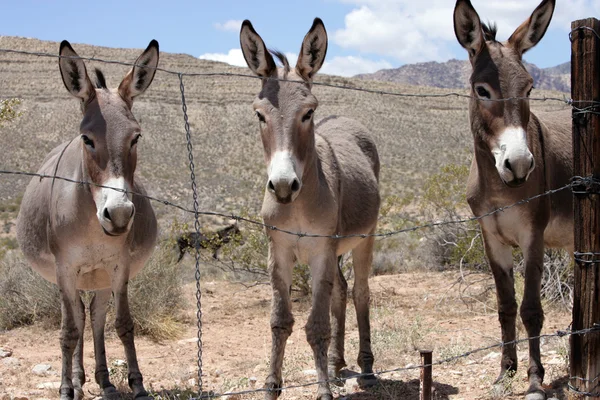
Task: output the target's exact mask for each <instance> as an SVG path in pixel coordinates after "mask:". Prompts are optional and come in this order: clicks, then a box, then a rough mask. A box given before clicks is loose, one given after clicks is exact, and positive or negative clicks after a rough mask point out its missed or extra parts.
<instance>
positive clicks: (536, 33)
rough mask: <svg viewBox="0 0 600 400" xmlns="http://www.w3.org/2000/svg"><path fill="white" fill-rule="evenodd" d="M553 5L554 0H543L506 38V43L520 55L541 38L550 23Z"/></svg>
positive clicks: (554, 3)
mask: <svg viewBox="0 0 600 400" xmlns="http://www.w3.org/2000/svg"><path fill="white" fill-rule="evenodd" d="M555 5H556V0H543V1H542V2H541V3H540V5H539V6H537V8H536V9H535V10H534V11H533V13H532V14H531V17H529V19H527V20H526V21H525V22H523V23H522V24H521V26H519V27H518V28H517V30H515V31H514V32H513V34H512V35H511V36H510V38H508V43H510V44H511V45H512V46H513V47H514V48H515V50H517V52H519V54H521V55H522V54H523V53H525V52H526V51H527V50H529V49H531V48H532V47H533V46H535V45H536V44H538V42H539V41H540V40H542V38H543V37H544V34H545V33H546V30H547V29H548V25H550V20H551V19H552V14H553V13H554V6H555Z"/></svg>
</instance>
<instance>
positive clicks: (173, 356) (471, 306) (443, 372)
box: [0, 271, 571, 400]
mask: <svg viewBox="0 0 600 400" xmlns="http://www.w3.org/2000/svg"><path fill="white" fill-rule="evenodd" d="M458 277H459V274H458V273H457V272H456V271H453V272H431V273H406V274H401V275H394V276H378V277H374V278H372V279H371V281H370V286H371V291H372V298H371V320H372V322H371V323H372V344H373V351H374V353H375V368H376V370H389V369H397V368H407V367H414V366H416V365H418V364H419V362H420V358H419V352H418V351H417V350H416V349H423V348H429V349H432V350H433V360H434V362H435V361H438V360H441V359H446V358H449V357H452V356H457V355H460V354H464V353H466V352H468V351H469V350H472V349H476V348H479V347H483V346H487V345H492V344H494V343H497V342H499V341H500V327H499V323H498V319H497V315H496V311H495V310H494V305H495V295H494V292H493V290H492V289H490V288H491V287H493V285H492V286H490V285H491V284H492V281H491V280H490V277H489V276H488V275H486V274H472V275H469V276H468V277H466V280H467V281H468V282H469V283H470V286H468V287H467V286H466V285H458V284H455V285H453V282H456V281H457V278H458ZM351 285H352V282H350V287H351ZM202 286H203V292H204V293H203V297H202V303H203V327H204V328H203V336H202V341H203V383H204V387H203V388H204V390H205V391H213V392H215V393H224V392H235V391H243V390H248V389H253V388H260V387H262V384H263V381H264V379H265V377H266V375H267V371H268V364H269V351H270V342H271V338H270V329H269V314H270V295H271V291H270V287H269V286H266V285H257V286H254V287H250V288H246V287H244V286H241V285H239V284H234V283H228V282H218V281H214V282H203V285H202ZM465 288H466V290H463V289H465ZM194 289H195V288H194V285H192V284H190V285H189V286H186V287H185V289H184V290H186V292H189V298H190V307H189V318H190V323H189V324H188V325H186V329H185V330H184V332H183V333H182V335H181V337H179V338H177V339H174V340H172V341H166V342H162V343H156V342H152V341H150V340H148V339H146V338H143V337H141V338H137V339H136V344H137V350H138V359H139V362H140V368H141V370H142V373H143V374H144V379H145V384H146V387H147V388H148V389H151V390H152V391H154V392H155V393H159V394H160V396H161V397H159V396H157V398H187V397H188V396H186V395H185V393H186V389H193V388H194V385H195V384H196V377H197V372H196V371H197V366H196V356H197V344H196V343H197V342H196V339H195V337H196V328H195V322H194V316H195V311H194V306H193V304H195V298H194ZM349 299H350V297H349ZM309 311H310V302H309V299H307V298H301V299H296V301H295V302H294V315H295V319H296V324H295V327H294V333H293V334H292V336H291V337H290V339H289V341H288V343H287V348H286V355H285V362H284V370H283V376H284V386H289V385H298V384H304V383H309V382H311V381H314V380H316V375H315V371H314V368H315V367H314V363H313V360H312V351H311V350H310V347H309V346H308V344H307V343H306V338H305V335H304V330H303V326H304V324H305V322H306V319H307V317H308V313H309ZM570 320H571V317H570V313H569V312H567V311H566V310H562V311H561V310H557V309H555V308H551V307H546V320H545V324H544V329H543V333H554V332H556V331H557V330H563V329H566V328H567V327H568V325H569V322H570ZM86 329H87V332H86V343H85V346H86V348H85V368H86V373H87V379H88V383H87V384H86V386H85V387H84V390H85V391H86V398H90V399H93V398H95V397H97V396H98V394H99V390H98V387H97V385H96V384H95V383H94V382H93V376H94V375H93V371H94V361H93V346H92V342H91V332H90V330H89V322H88V324H87V326H86ZM518 335H519V337H520V338H523V337H526V334H525V330H524V329H523V327H522V325H520V326H519V333H518ZM0 348H1V349H4V350H9V351H11V352H12V356H10V357H5V358H2V359H0V399H17V398H27V399H41V398H57V397H58V396H57V389H56V387H57V386H56V385H57V382H59V381H60V368H61V364H60V347H59V332H58V331H57V330H47V329H44V328H43V327H40V326H34V327H28V328H21V329H16V330H12V331H8V332H0ZM357 348H358V331H357V326H356V319H355V315H354V307H353V306H352V302H351V300H349V304H348V318H347V331H346V362H347V363H348V370H349V371H357V370H358V367H357V366H356V361H355V360H356V356H357ZM567 354H568V338H550V339H547V340H543V341H542V356H543V363H544V366H545V367H546V378H545V382H546V383H547V385H548V394H549V397H552V396H555V397H556V398H558V399H566V398H567V397H566V394H565V393H566V389H565V387H564V385H565V381H566V377H567ZM107 356H108V360H109V366H110V367H111V375H112V381H113V383H115V384H116V385H117V386H118V387H119V388H120V390H122V391H123V393H124V398H127V395H126V393H127V392H128V388H127V387H126V383H125V382H126V372H125V366H123V365H122V360H123V359H124V355H123V349H122V346H121V344H120V341H119V339H118V338H117V337H116V335H115V334H114V332H109V333H108V335H107ZM518 356H519V362H520V368H519V371H518V373H517V374H516V376H515V377H514V378H513V379H512V380H510V381H507V382H505V383H504V385H503V387H504V389H505V393H497V392H494V391H492V382H493V381H494V380H495V378H496V376H497V374H498V372H499V361H500V349H499V348H493V349H491V350H485V351H481V352H477V353H475V354H472V355H469V356H468V357H464V358H460V359H459V360H458V361H454V362H450V363H445V364H443V365H436V366H434V368H433V377H434V381H435V383H434V390H435V392H434V398H436V399H454V400H458V399H491V398H498V399H522V398H523V397H524V391H525V390H526V384H527V382H526V376H527V372H526V370H527V345H526V344H524V345H521V346H520V347H519V350H518ZM38 364H47V365H49V366H50V368H49V369H48V370H47V371H45V372H41V373H40V372H38V373H35V372H33V367H34V366H37V365H38ZM46 368H47V367H46ZM380 378H381V379H380V383H379V385H377V386H375V387H373V388H370V389H367V390H361V389H360V388H359V387H358V385H357V384H356V380H352V379H351V380H348V381H347V382H346V384H345V385H343V386H333V390H334V394H335V395H336V396H338V398H340V399H348V400H350V399H352V400H371V399H418V398H419V395H418V393H419V381H418V378H419V370H418V369H409V370H406V371H397V372H391V373H385V374H382V375H381V377H380ZM90 379H91V381H89V380H90ZM315 393H316V387H315V386H309V387H305V388H297V389H290V390H286V391H285V392H284V393H283V394H282V397H281V399H311V398H314V395H315ZM259 398H260V399H262V398H263V394H261V393H258V394H257V393H255V394H246V395H241V396H229V399H230V400H232V399H259Z"/></svg>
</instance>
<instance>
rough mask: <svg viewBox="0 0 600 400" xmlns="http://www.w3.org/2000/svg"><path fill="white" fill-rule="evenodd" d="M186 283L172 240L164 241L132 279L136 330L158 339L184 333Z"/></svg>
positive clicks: (132, 305) (131, 305) (130, 291)
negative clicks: (183, 313) (183, 312)
mask: <svg viewBox="0 0 600 400" xmlns="http://www.w3.org/2000/svg"><path fill="white" fill-rule="evenodd" d="M183 284H184V271H183V268H182V266H181V265H180V264H177V255H176V253H175V252H174V251H173V248H172V246H171V243H169V242H168V241H165V242H162V243H161V244H160V245H159V246H158V248H157V249H156V250H155V251H154V254H153V255H152V257H151V258H150V261H149V262H148V263H147V264H146V266H145V267H144V268H143V269H142V270H141V271H140V273H139V274H138V275H137V276H136V277H135V278H133V279H132V280H131V281H130V282H129V307H130V309H131V314H132V316H133V320H134V322H135V325H136V333H138V334H141V335H145V336H148V337H150V338H152V339H154V340H164V339H172V338H174V337H177V336H178V335H179V334H180V333H181V331H182V319H183V315H182V313H181V311H182V310H183V309H185V308H186V307H187V304H186V301H185V297H184V293H183Z"/></svg>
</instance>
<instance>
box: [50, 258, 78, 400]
mask: <svg viewBox="0 0 600 400" xmlns="http://www.w3.org/2000/svg"><path fill="white" fill-rule="evenodd" d="M56 279H57V283H58V287H59V289H60V297H61V311H62V320H61V327H60V348H61V353H62V376H61V383H60V398H61V400H71V399H73V398H75V390H74V385H73V380H72V376H73V355H74V353H75V348H76V347H77V344H78V342H79V339H80V337H81V333H80V332H83V326H82V321H83V317H82V315H81V307H80V305H79V302H80V301H81V299H80V298H79V299H78V297H77V296H78V295H79V292H78V290H77V288H76V282H77V281H76V277H75V275H74V274H73V273H71V271H69V270H68V268H67V267H64V268H61V266H57V273H56Z"/></svg>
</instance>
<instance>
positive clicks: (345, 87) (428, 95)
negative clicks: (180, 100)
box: [0, 48, 600, 106]
mask: <svg viewBox="0 0 600 400" xmlns="http://www.w3.org/2000/svg"><path fill="white" fill-rule="evenodd" d="M0 53H8V54H22V55H29V56H36V57H52V58H66V59H76V60H85V61H92V62H100V63H105V64H116V65H124V66H129V67H133V66H138V67H143V68H153V67H149V66H147V65H141V64H136V63H133V62H126V61H117V60H106V59H103V58H97V57H82V56H61V55H59V54H52V53H45V52H37V51H27V50H15V49H5V48H0ZM153 69H155V70H156V71H160V72H164V73H166V74H171V75H177V76H189V77H215V76H221V77H238V78H250V79H261V80H262V79H265V78H262V77H260V76H256V75H251V74H242V73H236V72H181V71H174V70H169V69H166V68H161V67H154V68H153ZM267 79H269V80H275V81H286V82H295V83H299V84H304V83H305V82H304V81H299V80H288V79H283V78H276V77H269V78H267ZM312 84H313V85H316V86H324V87H329V88H334V89H343V90H352V91H358V92H365V93H371V94H379V95H384V96H396V97H407V98H413V97H417V98H445V97H457V98H465V99H474V100H480V101H503V102H505V101H514V100H533V101H540V102H545V101H556V102H560V103H563V104H566V105H569V106H573V105H574V104H579V103H592V104H597V105H600V102H588V101H583V100H573V99H570V98H567V97H565V96H563V97H562V98H561V97H548V96H542V97H507V98H500V99H485V98H483V99H482V98H479V97H475V96H471V95H469V94H465V93H460V92H447V93H406V92H393V91H388V90H377V89H367V88H361V87H356V86H348V85H337V84H333V83H327V82H318V81H315V82H313V83H312Z"/></svg>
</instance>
